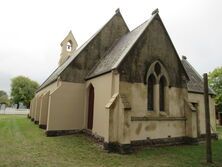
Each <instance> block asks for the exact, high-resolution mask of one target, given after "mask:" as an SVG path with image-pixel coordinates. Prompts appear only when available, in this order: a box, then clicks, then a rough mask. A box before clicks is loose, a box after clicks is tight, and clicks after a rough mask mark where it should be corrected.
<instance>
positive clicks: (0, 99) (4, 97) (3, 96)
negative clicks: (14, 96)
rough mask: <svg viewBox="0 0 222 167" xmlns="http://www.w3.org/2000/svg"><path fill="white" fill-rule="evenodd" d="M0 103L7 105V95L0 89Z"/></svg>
mask: <svg viewBox="0 0 222 167" xmlns="http://www.w3.org/2000/svg"><path fill="white" fill-rule="evenodd" d="M0 104H6V105H9V99H8V95H7V93H6V92H5V91H3V90H0Z"/></svg>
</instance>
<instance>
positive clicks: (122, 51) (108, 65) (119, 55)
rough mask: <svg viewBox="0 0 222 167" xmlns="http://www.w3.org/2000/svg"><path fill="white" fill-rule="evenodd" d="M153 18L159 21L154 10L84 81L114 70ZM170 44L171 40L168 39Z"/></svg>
mask: <svg viewBox="0 0 222 167" xmlns="http://www.w3.org/2000/svg"><path fill="white" fill-rule="evenodd" d="M155 17H158V18H159V19H160V17H159V14H158V10H157V11H156V10H155V11H154V12H153V13H152V16H151V18H150V19H149V20H147V21H145V22H144V23H143V24H141V25H140V26H138V27H137V28H135V29H134V30H132V31H130V32H129V33H127V34H126V35H124V36H123V37H122V38H120V40H119V41H118V42H117V43H116V45H115V46H113V47H111V48H110V50H109V52H108V53H107V55H106V56H104V57H103V58H102V59H101V60H100V61H99V62H98V63H97V64H96V65H95V66H94V68H93V69H92V70H91V71H90V72H89V73H88V75H87V76H86V79H90V78H93V77H96V76H98V75H101V74H104V73H107V72H109V71H112V70H113V69H116V68H117V67H118V66H119V65H120V64H121V62H122V61H123V59H124V58H125V57H126V55H127V53H128V52H129V51H130V49H131V48H132V47H133V46H134V44H135V43H136V42H137V40H138V39H139V37H140V36H141V35H142V34H143V32H144V31H145V30H146V28H147V27H148V26H149V25H150V23H151V22H152V20H154V18H155ZM160 20H161V19H160ZM161 23H162V20H161ZM162 25H163V23H162ZM163 27H164V30H165V32H166V34H167V36H168V37H169V34H168V32H167V31H166V28H165V26H164V25H163ZM169 39H170V37H169ZM170 42H171V43H172V41H171V39H170ZM172 47H173V49H174V50H175V52H176V55H177V58H178V62H179V63H181V61H180V58H179V56H178V53H177V51H176V49H175V47H174V45H173V43H172ZM181 66H182V69H183V71H184V73H185V76H186V78H187V80H189V77H188V75H187V73H186V71H185V69H184V67H183V65H182V64H181Z"/></svg>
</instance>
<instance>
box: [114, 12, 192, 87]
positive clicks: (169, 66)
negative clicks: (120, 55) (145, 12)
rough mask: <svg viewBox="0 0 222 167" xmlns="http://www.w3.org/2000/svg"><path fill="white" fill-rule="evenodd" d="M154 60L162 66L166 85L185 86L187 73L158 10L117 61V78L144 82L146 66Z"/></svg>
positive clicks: (146, 71)
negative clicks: (165, 74) (164, 70)
mask: <svg viewBox="0 0 222 167" xmlns="http://www.w3.org/2000/svg"><path fill="white" fill-rule="evenodd" d="M144 24H145V23H144ZM155 61H159V62H161V64H162V65H163V66H164V68H165V69H166V71H167V73H168V76H169V86H175V87H186V81H187V80H189V77H188V75H187V73H186V71H185V69H184V67H183V65H182V63H181V61H180V58H179V56H178V54H177V51H176V49H175V47H174V45H173V43H172V41H171V39H170V37H169V35H168V33H167V31H166V28H165V26H164V24H163V22H162V20H161V18H160V16H159V14H158V13H155V17H154V18H152V20H151V21H150V23H149V24H148V25H147V26H146V28H145V29H144V30H143V32H142V33H141V35H140V36H139V38H138V39H137V41H136V42H135V43H134V45H133V46H132V47H131V49H130V50H129V52H128V53H127V54H126V55H125V57H124V59H123V60H122V61H121V63H120V64H119V65H118V68H117V69H118V71H119V72H120V80H121V81H127V82H137V83H146V82H147V81H146V79H147V73H148V71H149V68H150V66H151V64H152V63H153V62H155Z"/></svg>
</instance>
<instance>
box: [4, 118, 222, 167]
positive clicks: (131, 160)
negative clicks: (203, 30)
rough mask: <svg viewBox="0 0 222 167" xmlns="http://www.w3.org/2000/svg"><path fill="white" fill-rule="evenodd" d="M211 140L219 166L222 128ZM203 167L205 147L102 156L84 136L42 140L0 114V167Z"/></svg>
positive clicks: (32, 128) (30, 127)
mask: <svg viewBox="0 0 222 167" xmlns="http://www.w3.org/2000/svg"><path fill="white" fill-rule="evenodd" d="M218 132H219V133H220V138H221V139H220V140H218V141H214V142H213V144H212V146H213V161H214V163H213V164H212V165H208V166H217V167H221V166H222V127H220V128H218ZM3 166H5V167H19V166H22V167H23V166H27V167H32V166H35V167H37V166H40V167H47V166H55V167H69V166H84V167H85V166H92V167H105V166H107V167H118V166H127V167H133V166H134V167H148V166H155V167H167V166H176V167H177V166H180V167H183V166H189V167H190V166H193V167H202V166H207V164H206V163H205V145H204V144H201V145H192V146H191V145H189V146H188V145H185V146H171V147H161V148H145V149H142V150H139V151H137V152H136V153H133V154H131V155H119V154H111V153H106V152H105V151H103V150H102V149H101V147H100V146H98V145H97V144H95V143H93V142H91V141H90V139H88V138H87V137H85V136H84V135H70V136H62V137H46V136H45V135H44V131H43V130H41V129H39V128H38V127H37V125H34V124H33V123H32V122H31V121H30V120H29V119H27V118H26V117H25V116H16V115H0V167H3Z"/></svg>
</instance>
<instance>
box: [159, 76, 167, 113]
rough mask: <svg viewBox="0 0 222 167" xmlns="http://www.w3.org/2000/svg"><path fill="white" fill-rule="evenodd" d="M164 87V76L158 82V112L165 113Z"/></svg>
mask: <svg viewBox="0 0 222 167" xmlns="http://www.w3.org/2000/svg"><path fill="white" fill-rule="evenodd" d="M165 86H166V79H165V77H164V76H162V77H161V78H160V82H159V108H160V111H165V97H166V96H165V95H166V92H165Z"/></svg>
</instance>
